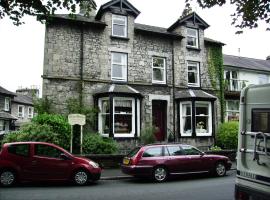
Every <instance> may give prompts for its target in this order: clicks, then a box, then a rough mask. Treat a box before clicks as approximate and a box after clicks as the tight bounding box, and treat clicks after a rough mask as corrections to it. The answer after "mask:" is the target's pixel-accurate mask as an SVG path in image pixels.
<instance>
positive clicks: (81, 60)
mask: <svg viewBox="0 0 270 200" xmlns="http://www.w3.org/2000/svg"><path fill="white" fill-rule="evenodd" d="M80 30H81V44H80V86H79V104H80V108H82V107H83V87H84V82H83V57H84V54H83V53H84V48H83V43H84V28H83V24H82V25H81V27H80Z"/></svg>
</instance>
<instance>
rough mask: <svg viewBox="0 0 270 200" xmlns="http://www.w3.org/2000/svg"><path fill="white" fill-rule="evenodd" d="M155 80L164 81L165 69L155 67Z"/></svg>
mask: <svg viewBox="0 0 270 200" xmlns="http://www.w3.org/2000/svg"><path fill="white" fill-rule="evenodd" d="M153 80H155V81H164V70H163V69H159V68H153Z"/></svg>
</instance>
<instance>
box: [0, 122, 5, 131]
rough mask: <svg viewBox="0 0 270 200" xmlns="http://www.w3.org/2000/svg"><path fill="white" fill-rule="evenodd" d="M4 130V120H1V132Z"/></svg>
mask: <svg viewBox="0 0 270 200" xmlns="http://www.w3.org/2000/svg"><path fill="white" fill-rule="evenodd" d="M3 130H4V120H0V131H3Z"/></svg>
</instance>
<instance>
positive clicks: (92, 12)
mask: <svg viewBox="0 0 270 200" xmlns="http://www.w3.org/2000/svg"><path fill="white" fill-rule="evenodd" d="M96 9H97V5H96V3H95V2H94V1H93V0H82V1H81V3H80V12H79V14H80V15H82V16H85V15H86V13H87V11H89V12H88V15H87V16H88V17H90V16H91V17H94V16H96Z"/></svg>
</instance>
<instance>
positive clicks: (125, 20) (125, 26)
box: [112, 15, 127, 38]
mask: <svg viewBox="0 0 270 200" xmlns="http://www.w3.org/2000/svg"><path fill="white" fill-rule="evenodd" d="M115 19H118V20H123V21H124V25H123V24H117V23H116V22H115V21H114V20H115ZM114 25H118V26H123V28H124V35H116V34H114V33H113V30H114ZM112 36H116V37H123V38H126V37H127V16H123V15H112Z"/></svg>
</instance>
